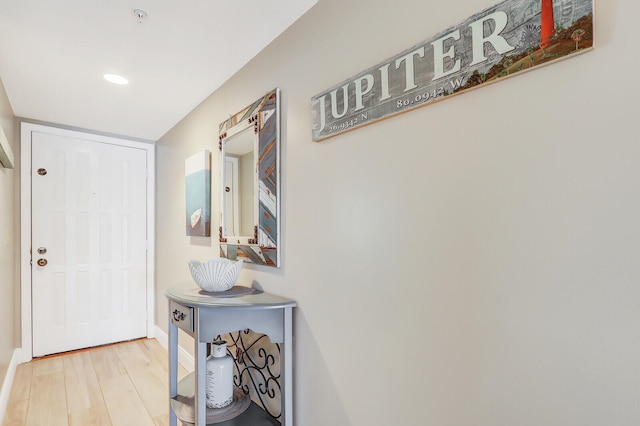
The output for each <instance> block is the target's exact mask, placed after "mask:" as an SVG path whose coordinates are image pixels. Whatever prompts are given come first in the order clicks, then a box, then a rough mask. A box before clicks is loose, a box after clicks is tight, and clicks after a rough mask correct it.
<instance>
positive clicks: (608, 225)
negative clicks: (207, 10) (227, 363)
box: [156, 0, 640, 426]
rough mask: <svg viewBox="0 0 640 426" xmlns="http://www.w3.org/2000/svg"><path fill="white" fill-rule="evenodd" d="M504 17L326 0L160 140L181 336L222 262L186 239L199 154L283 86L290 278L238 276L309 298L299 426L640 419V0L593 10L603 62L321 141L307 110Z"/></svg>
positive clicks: (483, 425) (477, 7) (212, 247)
mask: <svg viewBox="0 0 640 426" xmlns="http://www.w3.org/2000/svg"><path fill="white" fill-rule="evenodd" d="M494 3H495V1H492V0H459V1H456V2H454V3H452V2H438V1H435V0H398V1H394V2H388V1H381V0H376V1H371V0H352V1H348V2H345V1H340V0H320V2H319V3H318V4H317V5H316V6H315V7H314V8H313V9H312V10H311V11H310V12H309V13H307V14H306V15H305V16H304V17H303V18H302V19H301V20H300V21H298V22H296V23H295V24H294V25H292V26H291V27H290V28H289V29H288V30H287V31H286V32H285V33H284V34H283V35H282V36H281V37H279V38H278V39H277V40H275V41H274V42H273V43H272V44H271V45H269V46H268V47H267V48H266V49H265V50H264V51H263V52H262V53H261V54H260V55H258V56H257V57H256V58H255V59H253V60H252V61H251V62H250V63H249V64H248V65H247V66H246V67H244V68H243V69H242V70H241V71H240V72H239V73H237V75H235V76H234V77H233V78H232V79H231V80H230V81H229V82H227V83H226V84H225V85H223V86H222V87H220V88H219V89H218V90H216V91H215V92H214V93H213V94H212V95H211V96H210V97H209V98H207V99H206V100H204V102H202V104H201V105H200V106H198V107H197V108H196V109H195V110H194V111H192V112H191V113H190V114H189V115H188V116H186V117H185V119H184V120H183V121H182V122H180V123H179V124H178V125H177V126H175V127H174V128H173V129H172V130H171V131H170V132H168V133H167V134H166V135H165V136H164V137H162V138H161V140H160V141H159V143H158V147H157V148H158V151H157V152H158V171H159V173H158V179H157V193H158V200H157V201H158V209H157V233H158V237H157V274H156V276H157V295H158V300H157V313H156V314H157V321H158V324H159V326H160V327H162V328H163V329H164V330H166V328H167V325H166V324H167V321H168V318H167V309H166V299H165V298H164V296H163V293H164V289H166V288H167V287H169V286H171V285H172V284H174V283H177V282H181V281H185V280H189V279H190V276H189V271H188V268H187V261H188V260H189V259H199V260H206V259H208V258H211V257H215V256H217V255H218V244H217V242H216V239H215V238H211V239H208V238H188V237H186V236H185V235H184V229H183V228H184V227H183V222H184V220H183V217H184V159H185V158H186V157H187V156H189V155H192V154H193V153H195V152H197V151H199V150H201V149H210V150H212V151H213V153H214V157H213V164H214V165H216V164H217V163H218V157H217V155H218V153H217V149H216V145H217V140H218V138H217V128H218V124H219V123H220V122H222V121H223V120H225V119H226V118H227V117H229V115H230V114H234V113H236V112H237V111H239V110H240V109H241V108H243V107H245V106H246V105H248V104H249V103H251V102H253V101H254V100H255V99H257V98H258V97H260V96H262V95H263V94H264V93H266V92H267V91H269V90H271V89H273V88H274V87H276V86H278V87H280V88H281V91H282V112H283V114H282V129H283V137H282V164H283V169H282V182H283V186H282V218H283V222H282V223H283V234H282V241H283V244H282V249H283V250H282V254H283V258H282V267H281V268H280V269H269V268H263V267H256V266H251V265H248V266H246V267H245V268H244V270H243V272H242V275H241V278H240V282H241V283H243V284H245V285H247V284H251V283H252V281H256V282H257V283H259V284H260V285H261V286H262V287H264V289H265V290H267V291H269V292H273V293H276V294H281V295H284V296H288V297H290V298H293V299H295V300H297V302H298V304H299V306H298V309H297V310H296V313H295V328H294V333H295V373H294V374H295V394H294V399H295V424H296V425H300V426H326V425H332V426H347V425H354V426H360V425H363V426H364V425H366V426H374V425H380V426H382V425H389V424H395V425H434V426H436V425H446V426H469V425H473V426H499V425H504V426H511V425H518V426H539V425H581V426H601V425H605V424H607V425H616V426H633V425H637V424H638V422H639V421H640V405H639V404H637V395H638V392H639V390H640V389H639V384H640V363H639V362H638V360H639V359H640V333H638V330H640V286H639V285H638V283H639V282H640V258H639V253H640V226H639V225H638V218H639V217H640V197H639V196H638V193H639V190H640V167H638V160H639V159H640V143H639V142H640V130H638V129H639V128H638V125H637V119H638V118H637V116H638V114H637V111H638V108H637V97H638V94H639V93H640V80H639V79H638V78H636V77H635V75H634V72H633V65H634V64H635V62H633V61H634V60H633V58H634V57H635V52H636V50H637V49H636V48H637V46H638V44H639V42H640V36H639V35H638V32H636V31H633V28H635V26H636V20H637V17H638V16H640V3H638V2H635V1H632V0H611V1H597V2H596V9H597V10H596V12H597V13H596V25H595V28H596V41H595V49H594V50H593V51H591V52H588V53H585V54H583V55H580V56H577V57H574V58H571V59H567V60H565V61H561V62H558V63H555V64H552V65H549V66H545V67H542V68H540V69H537V70H535V71H532V72H528V73H524V74H521V75H518V76H516V77H513V78H510V79H507V80H504V81H502V82H499V83H497V84H493V85H490V86H488V87H482V88H480V89H478V90H474V91H471V92H469V93H465V94H462V95H460V96H456V97H453V98H451V99H448V100H445V101H443V102H439V103H436V104H433V105H429V106H426V107H423V108H420V109H417V110H414V111H411V112H407V113H405V114H402V115H399V116H396V117H393V118H390V119H388V120H384V121H382V122H379V123H376V124H373V125H370V126H366V127H363V128H359V129H356V130H354V131H352V132H349V133H346V134H343V135H341V136H338V137H335V138H331V139H328V140H325V141H323V142H320V143H314V142H312V141H311V130H310V129H311V116H310V115H311V114H310V99H311V97H312V96H314V95H316V94H318V93H320V92H322V91H324V90H325V89H327V88H329V87H331V86H332V85H334V84H336V83H338V82H340V81H343V80H344V79H346V78H349V77H350V76H353V75H355V74H357V73H359V72H361V71H363V70H365V69H367V68H368V67H370V66H373V65H375V64H377V63H379V62H381V61H383V60H384V59H385V58H388V57H391V56H393V55H394V54H396V53H399V52H401V51H402V50H404V49H407V48H409V47H411V46H413V45H415V44H416V43H419V42H421V41H423V40H426V39H427V38H429V37H431V36H433V35H435V34H436V33H437V32H440V31H443V30H445V29H446V28H447V27H448V26H449V25H454V24H456V23H457V22H460V21H461V20H463V19H466V18H467V17H469V16H471V15H473V14H474V13H476V12H479V11H481V10H482V9H484V8H485V7H488V6H490V5H492V4H494ZM203 48H206V43H204V46H203ZM221 60H224V58H221ZM217 170H218V169H217V168H216V167H214V169H213V175H214V182H213V185H212V188H216V187H218V184H219V177H218V175H217ZM212 199H213V208H212V210H213V211H217V209H218V205H219V204H218V203H219V197H218V194H217V193H214V194H213V197H212ZM213 225H214V227H213V228H214V229H216V228H217V224H216V223H214V224H213ZM183 343H184V344H185V345H186V344H187V343H188V339H185V340H184V342H183ZM188 347H189V346H188V345H187V348H188Z"/></svg>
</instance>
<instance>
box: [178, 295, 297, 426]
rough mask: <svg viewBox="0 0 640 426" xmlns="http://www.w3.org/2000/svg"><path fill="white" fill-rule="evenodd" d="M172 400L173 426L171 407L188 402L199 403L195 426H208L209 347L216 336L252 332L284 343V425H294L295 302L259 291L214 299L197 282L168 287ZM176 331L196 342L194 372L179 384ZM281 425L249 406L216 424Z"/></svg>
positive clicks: (282, 373)
mask: <svg viewBox="0 0 640 426" xmlns="http://www.w3.org/2000/svg"><path fill="white" fill-rule="evenodd" d="M166 297H167V298H168V299H169V398H170V409H169V411H170V425H171V426H176V425H177V417H176V413H175V410H174V406H173V404H175V403H178V400H184V397H186V396H189V394H190V395H193V396H194V399H195V410H194V411H195V422H194V424H195V425H196V426H205V424H206V405H205V398H206V393H205V392H206V391H205V389H206V388H205V382H206V378H205V377H206V376H205V371H206V370H205V369H206V367H205V361H206V357H207V344H208V343H210V342H212V341H213V339H215V337H216V336H218V335H221V334H225V333H230V332H235V331H241V330H246V329H251V330H253V331H254V332H256V333H261V334H265V335H267V336H268V337H269V339H270V340H271V342H273V343H280V344H281V353H280V363H281V365H280V371H281V382H282V383H281V386H282V388H281V424H282V426H293V398H292V392H291V389H292V386H293V378H292V365H291V362H292V355H293V346H292V338H293V326H292V313H293V308H294V307H295V306H296V303H295V302H294V301H293V300H290V299H286V298H283V297H280V296H275V295H273V294H269V293H264V292H256V293H251V294H245V295H240V296H236V297H215V296H212V295H211V293H203V292H201V291H200V288H199V287H197V285H196V284H195V283H193V282H187V283H183V284H180V285H176V286H174V287H171V288H169V289H168V290H167V291H166ZM178 328H180V329H181V330H183V331H185V332H186V333H187V334H189V335H190V336H192V337H193V339H194V358H195V359H194V361H195V371H194V373H193V374H192V375H190V376H188V377H187V378H185V379H183V380H182V381H181V382H180V383H178ZM257 424H265V425H268V424H275V425H277V424H279V423H278V421H277V420H274V419H273V418H272V417H271V416H270V415H269V414H267V413H266V412H265V411H264V410H262V408H261V407H260V406H258V405H257V404H255V403H254V402H252V403H251V406H250V407H249V409H247V411H245V412H244V413H243V414H241V415H240V416H238V417H236V418H234V419H231V420H228V421H225V422H222V423H217V425H218V426H251V425H257Z"/></svg>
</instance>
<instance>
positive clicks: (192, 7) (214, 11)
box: [0, 0, 317, 140]
mask: <svg viewBox="0 0 640 426" xmlns="http://www.w3.org/2000/svg"><path fill="white" fill-rule="evenodd" d="M316 1H317V0H179V1H177V0H62V1H54V0H20V1H15V0H0V79H1V80H2V83H3V84H4V87H5V89H6V92H7V95H8V97H9V102H10V103H11V106H12V108H13V112H14V114H15V115H16V116H18V117H22V118H28V119H33V120H40V121H46V122H50V123H56V124H61V125H65V126H72V127H78V128H83V129H88V130H93V131H98V132H105V133H111V134H117V135H121V136H128V137H133V138H140V139H146V140H157V139H159V138H160V137H161V136H162V135H164V134H165V133H166V132H167V131H168V130H170V129H171V128H172V127H173V126H174V125H175V124H177V123H178V122H179V121H180V120H181V119H182V118H183V117H184V116H185V115H187V114H188V113H189V112H190V111H191V110H193V109H194V108H195V107H196V106H197V105H198V104H200V103H201V102H202V101H203V100H204V99H205V98H207V97H208V96H209V95H210V94H211V93H213V92H214V91H215V90H216V89H217V88H218V87H220V86H221V85H222V84H223V83H224V82H225V81H226V80H227V79H229V78H230V77H231V76H232V75H233V74H235V73H236V72H237V71H238V70H239V69H240V68H242V67H243V66H244V65H245V64H246V63H247V62H248V61H249V60H251V58H253V57H254V56H255V55H256V54H257V53H258V52H260V51H261V50H262V49H263V48H264V47H265V46H267V45H268V44H269V43H270V42H271V41H272V40H274V39H275V38H276V37H277V36H278V35H279V34H281V33H282V32H283V31H284V30H285V29H286V28H287V27H289V26H290V25H291V24H292V23H293V22H295V21H296V20H297V19H298V18H299V17H300V16H302V15H303V14H304V13H305V12H306V11H307V10H309V9H310V8H311V7H312V6H313V5H314V4H315V3H316ZM135 9H142V10H144V11H145V12H146V13H147V17H146V18H142V19H139V18H138V16H137V14H135V13H134V10H135ZM139 21H141V22H139ZM107 73H115V74H120V75H122V76H124V77H126V78H127V79H128V80H129V84H128V85H123V86H119V85H114V84H112V83H108V82H107V81H105V80H104V79H103V75H104V74H107Z"/></svg>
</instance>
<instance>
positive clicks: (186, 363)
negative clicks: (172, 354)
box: [153, 325, 195, 373]
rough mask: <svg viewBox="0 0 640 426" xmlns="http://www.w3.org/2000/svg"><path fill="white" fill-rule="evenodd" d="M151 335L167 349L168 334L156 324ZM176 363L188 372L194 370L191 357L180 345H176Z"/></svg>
mask: <svg viewBox="0 0 640 426" xmlns="http://www.w3.org/2000/svg"><path fill="white" fill-rule="evenodd" d="M153 337H155V339H156V340H157V341H158V343H160V345H161V346H162V347H163V348H165V349H166V350H167V351H168V350H169V336H168V335H167V333H165V332H164V330H162V329H161V328H160V327H158V326H157V325H156V326H154V329H153ZM178 363H179V364H180V365H181V366H182V367H183V368H184V369H185V370H187V372H189V373H191V372H193V370H195V367H194V366H195V363H194V362H193V357H192V356H191V355H190V354H189V353H188V352H187V351H185V350H184V349H182V348H181V347H180V345H178Z"/></svg>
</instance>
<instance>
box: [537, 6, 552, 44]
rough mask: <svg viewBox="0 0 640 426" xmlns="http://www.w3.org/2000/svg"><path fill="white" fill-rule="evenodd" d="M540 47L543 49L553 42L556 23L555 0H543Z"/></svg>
mask: <svg viewBox="0 0 640 426" xmlns="http://www.w3.org/2000/svg"><path fill="white" fill-rule="evenodd" d="M540 21H541V23H540V47H542V48H543V49H544V48H545V47H547V46H549V45H550V44H551V41H552V38H553V31H554V30H555V23H554V21H553V0H542V13H541V17H540Z"/></svg>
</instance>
